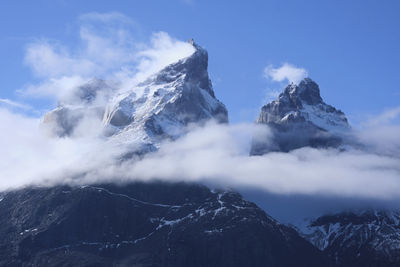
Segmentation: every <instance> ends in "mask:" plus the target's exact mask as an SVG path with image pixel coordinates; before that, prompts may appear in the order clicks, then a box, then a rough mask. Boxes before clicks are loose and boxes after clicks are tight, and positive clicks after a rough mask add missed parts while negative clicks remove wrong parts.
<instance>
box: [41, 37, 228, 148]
mask: <svg viewBox="0 0 400 267" xmlns="http://www.w3.org/2000/svg"><path fill="white" fill-rule="evenodd" d="M191 44H192V45H193V47H194V52H193V54H192V55H190V56H189V57H187V58H184V59H182V60H180V61H178V62H176V63H173V64H171V65H169V66H167V67H165V68H164V69H162V70H161V71H159V72H157V73H155V74H154V75H152V76H151V77H149V78H148V79H146V80H145V81H144V82H141V83H139V84H137V85H136V86H134V87H133V88H131V89H130V90H128V91H124V92H121V91H120V90H118V88H115V85H114V87H113V85H109V84H108V83H107V82H105V81H101V80H94V81H92V82H90V83H89V84H86V85H83V86H81V87H79V88H78V90H76V93H75V95H74V97H71V99H72V100H74V101H75V102H73V101H69V102H62V103H60V104H59V107H57V108H56V109H55V110H53V111H51V112H50V113H48V114H47V115H46V116H45V118H44V124H45V125H47V126H48V127H49V128H50V129H52V131H53V133H54V134H55V135H57V136H67V135H72V134H73V133H74V130H75V128H76V127H77V126H78V124H79V121H80V120H82V119H83V118H84V117H85V116H87V115H88V114H89V115H90V116H92V117H95V118H99V117H100V118H101V121H102V124H103V126H104V131H105V133H106V135H107V136H109V139H110V141H111V142H116V143H120V144H124V145H135V146H138V145H139V146H141V147H147V149H150V150H154V149H156V148H157V147H158V145H159V143H160V141H162V140H163V139H165V138H171V139H175V138H177V137H179V136H180V135H181V134H182V133H183V131H184V128H185V126H187V125H188V124H190V123H201V122H203V121H206V120H209V119H215V120H217V121H219V122H221V123H223V122H228V112H227V110H226V108H225V106H224V104H222V103H221V102H220V101H219V100H217V99H216V97H215V94H214V91H213V88H212V84H211V81H210V78H209V76H208V71H207V68H208V53H207V51H206V50H205V49H203V48H201V47H200V46H198V45H197V44H195V43H194V42H191ZM99 99H100V100H99ZM76 100H78V101H76ZM76 103H78V104H76Z"/></svg>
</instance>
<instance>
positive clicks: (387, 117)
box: [364, 106, 400, 126]
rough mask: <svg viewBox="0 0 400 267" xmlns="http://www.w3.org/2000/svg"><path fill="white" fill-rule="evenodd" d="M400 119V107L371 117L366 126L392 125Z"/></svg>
mask: <svg viewBox="0 0 400 267" xmlns="http://www.w3.org/2000/svg"><path fill="white" fill-rule="evenodd" d="M399 117H400V106H399V107H394V108H390V109H386V110H385V111H384V112H382V113H380V114H378V115H376V116H373V117H371V118H370V119H369V120H368V121H367V122H366V123H364V126H379V125H385V124H388V123H391V122H392V121H393V120H395V119H397V118H399Z"/></svg>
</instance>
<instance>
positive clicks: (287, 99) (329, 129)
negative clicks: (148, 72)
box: [251, 78, 349, 155]
mask: <svg viewBox="0 0 400 267" xmlns="http://www.w3.org/2000/svg"><path fill="white" fill-rule="evenodd" d="M257 123H259V124H265V125H268V126H269V127H270V129H271V130H272V132H273V136H274V138H273V142H270V143H269V145H265V143H264V142H259V141H255V142H254V143H253V146H252V151H251V154H252V155H262V154H264V153H267V152H269V151H283V152H288V151H290V150H293V149H297V148H301V147H304V146H311V147H337V146H339V145H340V144H342V137H341V133H344V132H346V131H347V130H348V129H349V125H348V122H347V119H346V116H345V115H344V113H343V112H342V111H340V110H337V109H335V108H334V107H332V106H330V105H328V104H326V103H325V102H324V101H323V100H322V98H321V95H320V90H319V86H318V85H317V84H316V83H315V82H314V81H312V80H311V79H310V78H305V79H304V80H302V81H301V82H300V83H299V85H296V84H290V85H288V86H287V87H286V88H285V90H284V92H283V93H281V94H280V95H279V97H278V99H277V100H274V101H272V102H271V103H269V104H267V105H265V106H263V107H262V109H261V113H260V115H259V117H258V120H257ZM261 141H262V140H261Z"/></svg>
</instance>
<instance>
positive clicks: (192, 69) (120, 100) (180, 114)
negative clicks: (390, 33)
mask: <svg viewBox="0 0 400 267" xmlns="http://www.w3.org/2000/svg"><path fill="white" fill-rule="evenodd" d="M191 45H192V46H193V53H192V54H191V55H190V56H188V57H186V58H184V59H181V60H179V61H178V62H175V63H173V64H170V65H168V66H166V67H165V68H163V69H161V70H160V71H158V72H157V73H154V74H153V75H151V76H150V77H148V78H147V79H145V80H143V81H142V82H140V83H137V84H136V85H135V86H133V87H132V88H129V89H124V90H121V88H119V85H118V84H117V83H111V82H109V81H104V80H100V79H93V80H91V81H90V82H88V83H86V84H83V85H81V86H79V87H77V88H76V90H74V91H73V92H72V93H71V94H70V95H68V96H65V97H64V98H63V99H61V100H60V102H59V105H58V107H57V108H55V109H54V110H52V111H50V112H49V113H48V114H46V115H45V116H44V118H43V123H42V127H43V128H44V129H45V130H46V131H47V132H48V133H49V134H51V135H52V136H53V138H74V137H75V136H76V135H79V133H80V129H81V126H82V125H84V124H85V123H87V121H91V122H93V121H94V122H97V123H98V125H99V129H101V131H100V133H101V135H102V137H104V138H105V139H106V140H107V141H108V142H110V143H115V144H116V145H120V146H123V147H126V148H131V149H132V153H140V154H144V153H149V152H152V151H156V150H157V149H159V148H160V146H161V145H162V142H163V141H164V140H175V139H177V138H179V137H180V136H182V135H184V134H185V132H186V128H187V126H188V125H190V124H191V123H196V124H202V123H204V122H206V121H208V120H211V119H213V120H215V121H217V122H219V123H227V122H228V112H227V109H226V108H225V106H224V104H223V103H221V102H220V101H219V100H218V99H217V98H216V96H215V93H214V90H213V87H212V83H211V81H210V78H209V75H208V53H207V51H206V50H205V49H203V48H201V47H200V46H198V45H197V44H195V43H194V42H191ZM257 123H258V124H260V125H267V126H268V127H269V128H270V129H271V130H272V133H273V139H272V141H271V140H263V139H262V138H261V139H260V138H254V140H253V144H252V148H251V152H250V153H251V154H252V155H263V154H265V153H269V152H271V151H280V152H288V151H291V150H294V149H298V148H301V147H305V146H311V147H317V148H320V147H334V148H340V147H341V146H342V145H344V144H345V142H346V135H347V133H348V131H349V130H350V126H349V124H348V121H347V119H346V116H345V115H344V113H343V112H341V111H340V110H337V109H336V108H334V107H332V106H330V105H328V104H326V103H325V102H324V101H323V100H322V98H321V95H320V89H319V86H318V85H317V84H316V83H315V82H314V81H312V80H311V79H310V78H305V79H304V80H302V81H301V82H300V83H299V84H290V85H288V86H287V87H286V88H285V89H284V91H283V92H282V93H281V94H280V95H279V97H278V98H277V99H276V100H274V101H272V102H271V103H269V104H267V105H265V106H263V107H262V110H261V113H260V115H259V118H258V120H257ZM399 221H400V217H399V215H398V214H393V213H382V212H381V213H377V212H372V213H368V212H367V213H359V214H348V213H340V214H337V215H332V216H330V215H329V216H328V215H326V216H322V217H320V218H315V219H313V220H310V221H307V223H306V224H305V225H304V226H303V227H297V228H293V227H289V226H285V225H283V224H280V223H279V222H277V221H276V220H274V219H273V218H271V217H270V216H269V215H268V214H266V213H265V211H263V210H261V209H260V208H259V207H258V206H257V205H255V204H254V203H251V202H248V201H246V200H244V199H243V198H242V196H241V195H239V194H238V193H235V192H233V191H229V190H210V189H209V188H207V187H205V186H203V185H198V184H189V183H165V182H158V181H152V182H147V183H144V182H130V183H124V184H95V185H93V184H92V185H83V186H76V185H75V186H72V185H58V186H52V187H27V188H22V189H19V190H13V191H8V192H2V193H0V222H1V223H0V237H1V238H0V266H142V267H143V266H199V267H200V266H271V267H291V266H293V267H295V266H296V267H301V266H304V267H312V266H315V267H320V266H328V267H329V266H340V267H350V266H371V267H372V266H399V264H400V258H399V245H398V244H399V240H400V238H399V236H400V225H399ZM296 230H297V231H296ZM388 240H392V241H393V242H390V241H388Z"/></svg>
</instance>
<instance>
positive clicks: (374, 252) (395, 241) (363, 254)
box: [303, 210, 400, 267]
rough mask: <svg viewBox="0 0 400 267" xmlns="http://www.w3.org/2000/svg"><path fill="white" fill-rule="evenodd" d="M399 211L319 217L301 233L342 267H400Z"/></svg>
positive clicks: (367, 211) (360, 212) (346, 213)
mask: <svg viewBox="0 0 400 267" xmlns="http://www.w3.org/2000/svg"><path fill="white" fill-rule="evenodd" d="M399 222H400V213H398V212H394V211H384V210H381V211H376V210H365V211H359V212H357V213H354V212H343V213H338V214H333V215H325V216H321V217H319V218H317V219H315V220H313V221H311V222H310V223H309V225H308V226H307V227H306V228H305V229H303V232H304V233H303V236H304V237H305V238H306V239H308V240H309V241H310V242H312V243H313V244H314V245H315V246H316V247H318V248H320V249H321V250H322V251H323V252H324V253H326V255H327V256H329V257H330V258H331V259H332V260H334V261H335V262H336V264H337V266H341V267H364V266H371V267H372V266H382V267H383V266H393V267H394V266H399V263H400V223H399Z"/></svg>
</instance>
